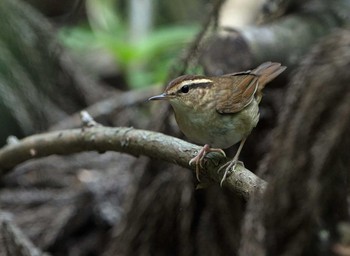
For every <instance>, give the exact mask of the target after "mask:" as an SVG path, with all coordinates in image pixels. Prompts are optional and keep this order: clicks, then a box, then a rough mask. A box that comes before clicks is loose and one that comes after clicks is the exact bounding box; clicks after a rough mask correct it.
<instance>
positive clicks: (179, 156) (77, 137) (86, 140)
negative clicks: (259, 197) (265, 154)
mask: <svg viewBox="0 0 350 256" xmlns="http://www.w3.org/2000/svg"><path fill="white" fill-rule="evenodd" d="M199 150H200V147H199V146H197V145H194V144H191V143H188V142H186V141H183V140H180V139H177V138H174V137H171V136H167V135H164V134H161V133H157V132H152V131H146V130H137V129H134V128H125V127H118V128H108V127H101V126H99V127H91V128H87V129H73V130H64V131H55V132H49V133H44V134H38V135H33V136H29V137H27V138H24V139H23V140H20V141H19V142H18V143H14V144H10V145H7V146H5V147H3V148H2V149H0V177H1V176H3V175H5V174H6V173H7V172H8V171H9V170H10V169H12V168H14V167H15V166H16V165H18V164H20V163H22V162H24V161H27V160H30V159H34V158H40V157H45V156H49V155H52V154H57V155H69V154H72V153H78V152H83V151H98V152H101V153H102V152H106V151H118V152H123V153H128V154H131V155H134V156H138V155H146V156H149V157H151V158H154V159H160V160H165V161H168V162H172V163H175V164H178V165H180V166H183V167H186V168H189V169H191V170H194V169H195V167H194V166H189V165H188V162H189V160H190V159H191V158H192V157H194V156H195V155H196V154H197V153H198V151H199ZM226 161H228V159H227V158H225V157H223V156H221V155H220V154H216V153H211V154H208V156H207V157H206V159H205V162H204V168H205V169H204V170H203V171H202V176H201V177H203V178H202V179H203V181H204V180H205V181H206V182H208V183H210V182H211V183H213V182H216V183H219V182H220V180H221V178H222V173H220V174H218V173H217V170H218V168H219V167H220V166H221V165H222V164H223V163H225V162H226ZM223 187H226V188H227V189H229V190H231V191H234V192H236V193H238V194H240V195H241V196H243V197H244V198H245V199H248V198H249V197H250V196H251V194H252V193H254V192H262V191H263V190H264V189H265V187H266V182H265V181H264V180H262V179H260V178H259V177H257V176H256V175H255V174H254V173H252V172H250V171H249V170H247V169H245V168H244V166H243V165H238V167H237V168H236V170H235V171H234V172H233V173H232V175H230V176H229V177H228V178H227V179H226V180H225V182H224V183H223Z"/></svg>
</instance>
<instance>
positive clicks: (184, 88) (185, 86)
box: [180, 85, 190, 93]
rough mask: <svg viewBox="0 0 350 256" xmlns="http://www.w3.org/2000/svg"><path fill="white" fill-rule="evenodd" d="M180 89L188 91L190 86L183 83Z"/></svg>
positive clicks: (183, 91)
mask: <svg viewBox="0 0 350 256" xmlns="http://www.w3.org/2000/svg"><path fill="white" fill-rule="evenodd" d="M180 90H181V92H182V93H188V91H189V90H190V87H189V86H188V85H184V86H182V87H181V89H180Z"/></svg>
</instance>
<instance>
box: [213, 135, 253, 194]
mask: <svg viewBox="0 0 350 256" xmlns="http://www.w3.org/2000/svg"><path fill="white" fill-rule="evenodd" d="M246 139H247V138H244V139H243V140H241V143H240V144H239V147H238V150H237V152H236V154H235V156H234V157H233V159H232V160H231V161H229V162H227V163H226V164H224V165H223V166H221V167H220V168H219V170H218V172H220V171H221V170H222V169H223V168H225V167H226V168H225V173H224V176H223V177H222V179H221V182H220V186H221V187H222V183H223V182H224V180H225V179H226V177H227V174H228V173H229V172H231V170H234V169H235V168H236V165H237V163H238V158H239V155H240V154H241V151H242V148H243V146H244V143H245V141H246Z"/></svg>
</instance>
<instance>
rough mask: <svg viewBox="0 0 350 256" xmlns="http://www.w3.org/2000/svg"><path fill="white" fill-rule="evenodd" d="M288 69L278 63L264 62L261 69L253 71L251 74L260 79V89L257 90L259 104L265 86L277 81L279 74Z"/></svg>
mask: <svg viewBox="0 0 350 256" xmlns="http://www.w3.org/2000/svg"><path fill="white" fill-rule="evenodd" d="M286 68H287V67H285V66H281V64H280V63H277V62H264V63H263V64H261V65H260V66H259V67H257V68H256V69H254V70H252V71H251V74H253V75H256V76H257V77H258V88H257V90H256V94H255V98H256V99H257V101H258V102H260V101H261V98H262V92H261V91H262V89H264V87H265V85H266V84H267V83H268V82H270V81H272V80H273V79H275V78H276V77H277V76H278V75H279V74H281V73H282V72H283V71H284V70H285V69H286Z"/></svg>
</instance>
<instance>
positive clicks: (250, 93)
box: [149, 62, 286, 185]
mask: <svg viewBox="0 0 350 256" xmlns="http://www.w3.org/2000/svg"><path fill="white" fill-rule="evenodd" d="M285 69H286V67H284V66H281V64H280V63H273V62H265V63H263V64H261V65H260V66H259V67H257V68H256V69H254V70H248V71H244V72H238V73H233V74H227V75H223V76H217V77H207V76H199V75H184V76H180V77H178V78H176V79H174V80H173V81H171V82H170V83H169V85H168V86H167V87H166V89H165V91H164V93H162V94H160V95H157V96H154V97H151V98H150V99H149V100H168V101H169V102H170V104H171V106H172V107H173V109H174V112H175V118H176V121H177V123H178V125H179V127H180V130H181V131H182V132H183V133H184V134H185V135H186V136H187V137H188V138H189V139H190V140H192V141H193V142H195V143H199V144H202V145H204V147H203V148H202V149H201V150H200V151H199V153H198V155H197V156H196V157H194V158H192V159H191V161H190V162H189V164H190V165H191V164H192V163H195V164H196V177H197V179H198V180H199V170H200V167H202V161H203V159H204V157H205V155H206V154H207V153H209V152H220V153H222V154H223V155H225V152H224V151H223V150H222V148H224V149H225V148H228V147H231V146H232V145H234V144H236V143H238V142H239V141H241V143H240V145H239V148H238V150H237V153H236V155H235V156H234V157H233V159H232V161H230V162H228V163H226V164H225V165H224V166H222V167H220V169H219V171H220V170H222V169H223V168H224V167H226V170H225V173H224V176H223V178H222V180H221V183H220V184H221V185H222V183H223V181H224V180H225V179H226V176H227V174H228V172H229V171H231V170H234V168H235V166H236V164H237V162H238V157H239V154H240V152H241V150H242V148H243V145H244V143H245V141H246V138H247V137H248V135H249V134H250V132H251V131H252V129H253V128H254V127H255V126H256V125H257V123H258V121H259V103H260V101H261V98H262V92H261V91H262V89H263V88H264V87H265V85H266V84H267V83H268V82H270V81H271V80H273V79H274V78H275V77H277V76H278V75H279V74H281V73H282V72H283V71H284V70H285ZM211 147H214V148H211Z"/></svg>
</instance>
